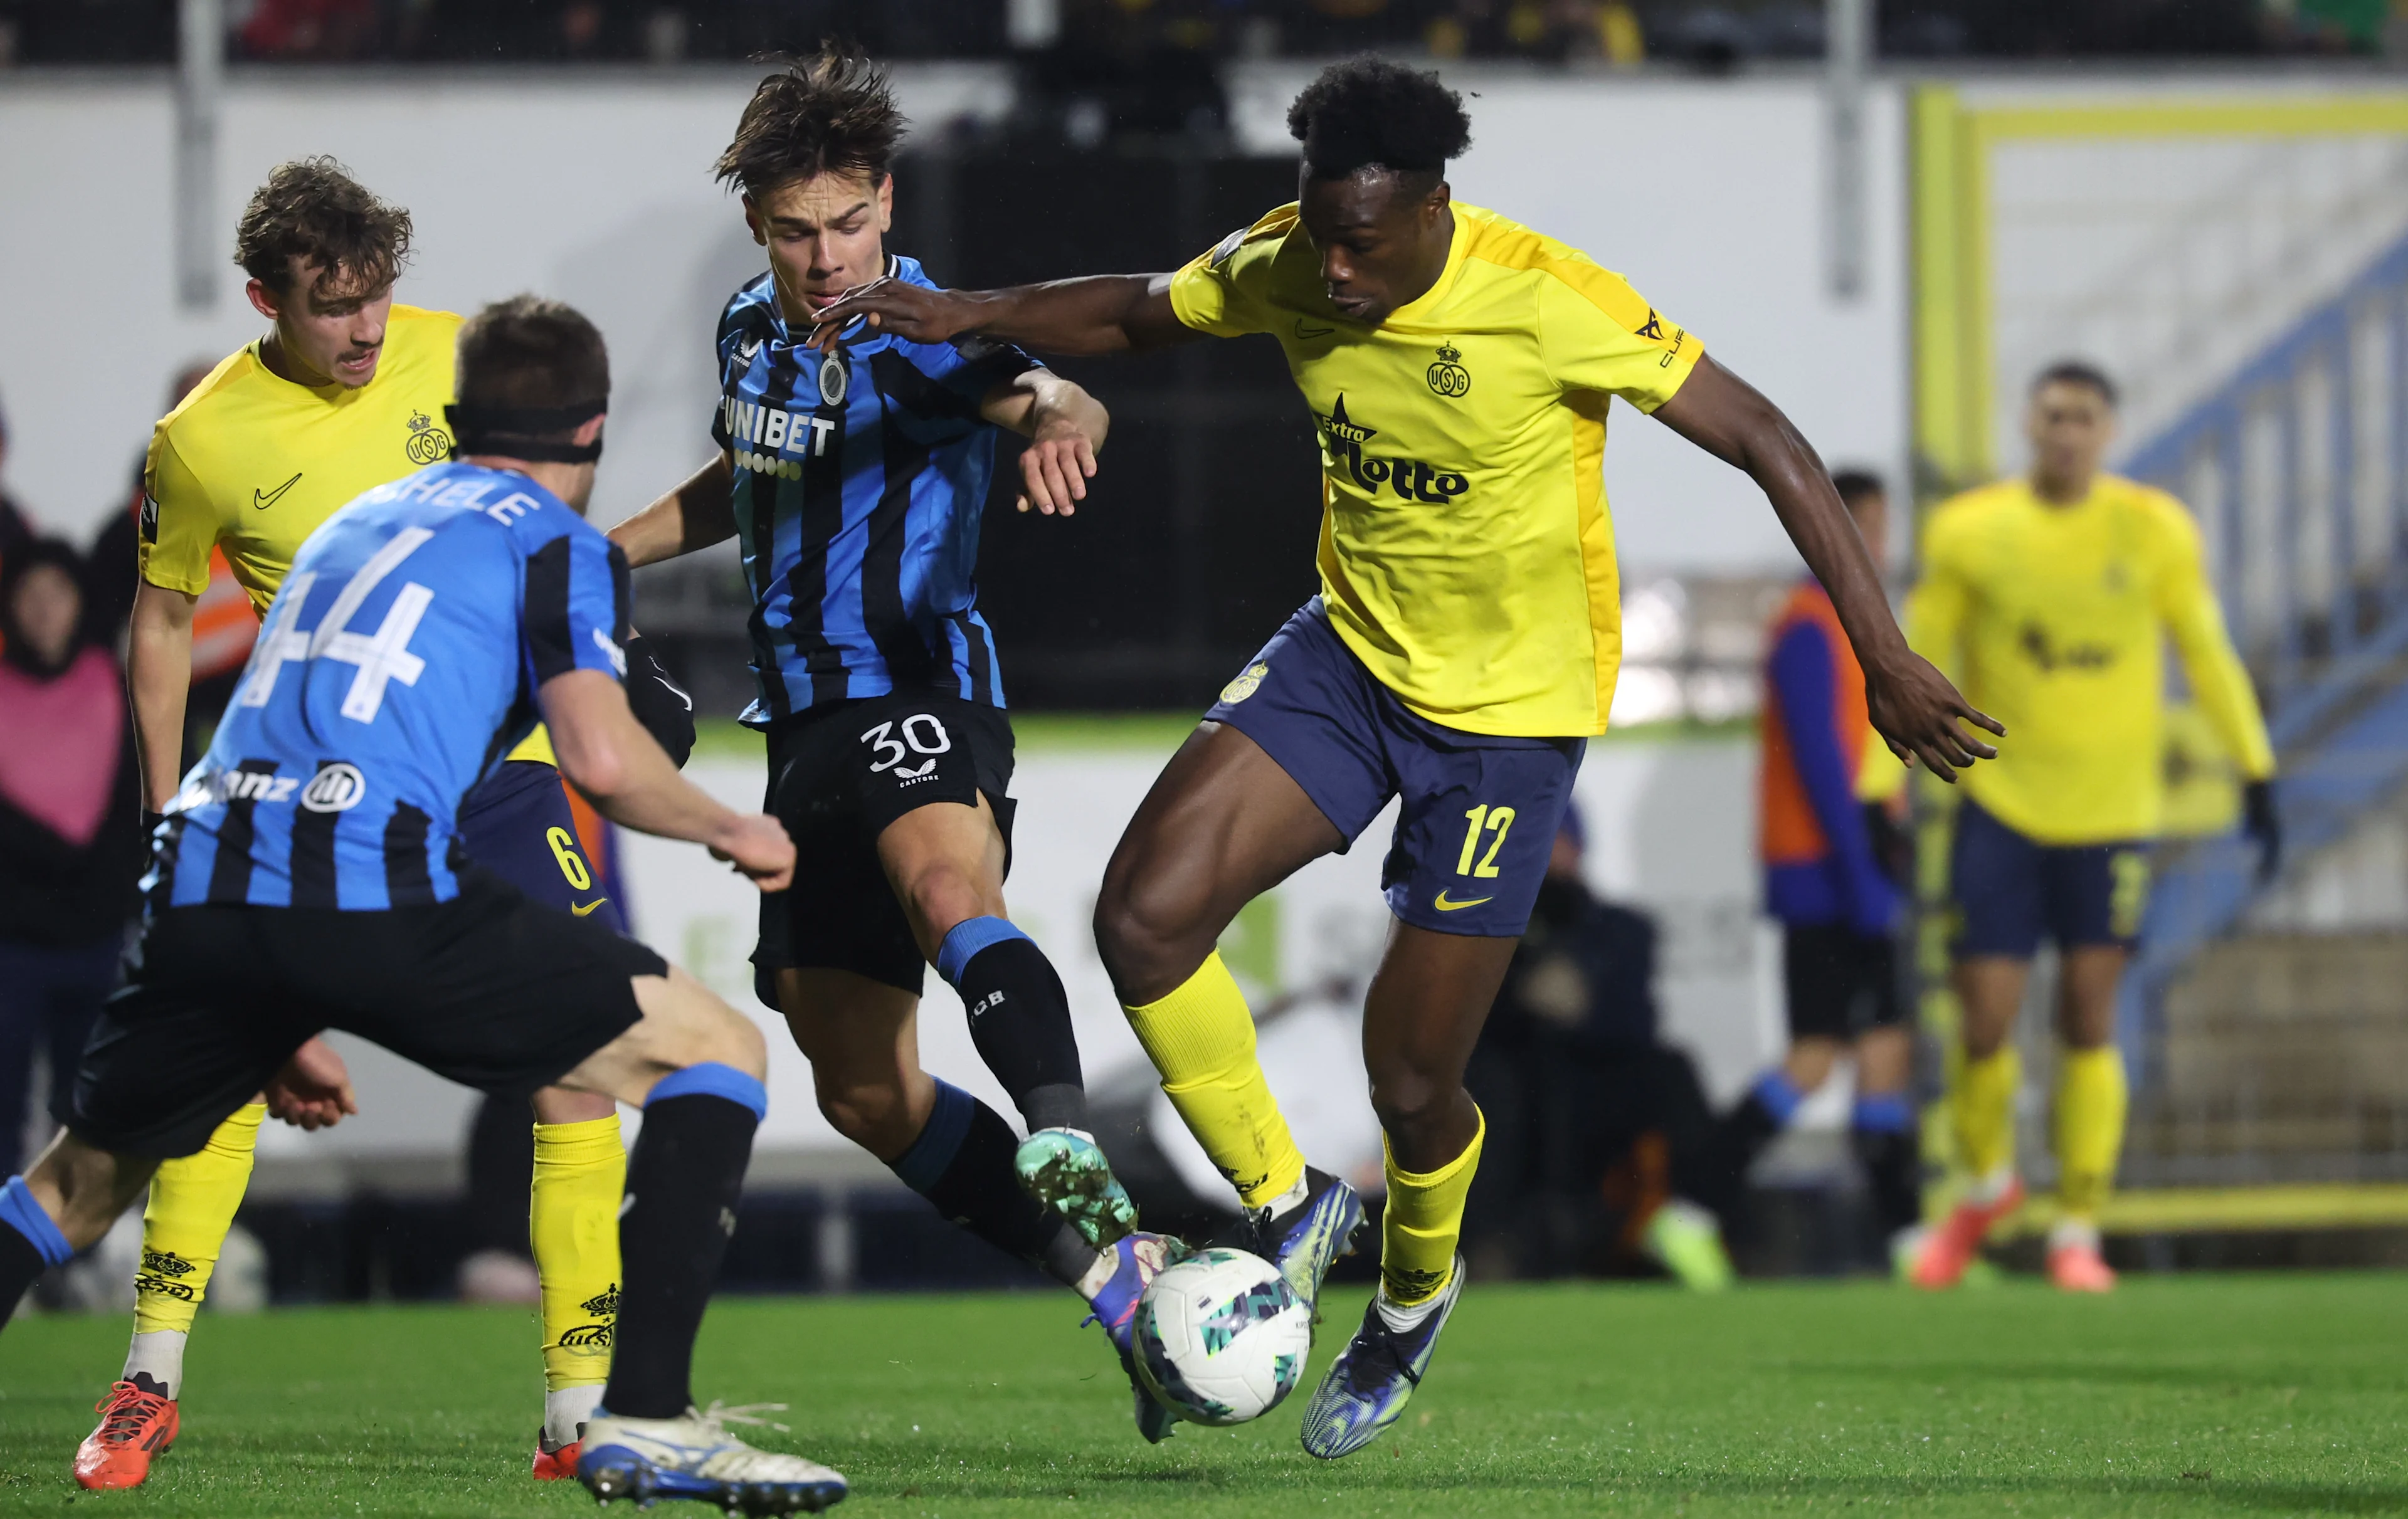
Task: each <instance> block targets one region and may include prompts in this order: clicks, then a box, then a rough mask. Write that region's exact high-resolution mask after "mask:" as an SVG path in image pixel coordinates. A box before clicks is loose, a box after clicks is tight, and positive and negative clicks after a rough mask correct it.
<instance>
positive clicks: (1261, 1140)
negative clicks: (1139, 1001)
mask: <svg viewBox="0 0 2408 1519" xmlns="http://www.w3.org/2000/svg"><path fill="white" fill-rule="evenodd" d="M1124 1010H1125V1011H1126V1012H1127V1013H1128V1021H1129V1026H1130V1027H1131V1028H1133V1029H1135V1030H1137V1039H1138V1042H1139V1043H1140V1044H1142V1045H1144V1046H1145V1053H1146V1054H1147V1056H1148V1057H1149V1058H1151V1059H1152V1060H1153V1061H1154V1069H1155V1070H1156V1071H1158V1072H1160V1073H1161V1076H1162V1090H1163V1092H1164V1094H1165V1095H1167V1096H1168V1097H1169V1098H1170V1105H1171V1106H1172V1107H1174V1108H1176V1109H1178V1110H1179V1116H1180V1117H1181V1118H1183V1119H1185V1120H1186V1121H1187V1129H1188V1132H1189V1133H1191V1134H1193V1135H1195V1136H1196V1139H1197V1143H1199V1144H1201V1145H1202V1146H1203V1147H1204V1153H1205V1154H1207V1155H1210V1156H1211V1158H1212V1164H1213V1165H1214V1166H1215V1167H1217V1168H1220V1172H1221V1174H1222V1175H1223V1176H1226V1177H1227V1178H1228V1179H1229V1184H1230V1185H1232V1186H1234V1187H1236V1188H1237V1189H1238V1196H1239V1197H1240V1198H1242V1199H1243V1200H1244V1202H1245V1205H1246V1206H1247V1207H1249V1208H1260V1207H1262V1206H1264V1205H1265V1204H1267V1203H1269V1201H1271V1199H1273V1198H1274V1197H1279V1196H1280V1195H1281V1194H1282V1193H1284V1192H1286V1191H1288V1190H1289V1189H1290V1188H1292V1187H1294V1186H1295V1185H1296V1184H1297V1182H1298V1181H1299V1180H1301V1179H1302V1178H1303V1176H1304V1152H1303V1151H1301V1150H1298V1149H1297V1147H1296V1140H1295V1139H1293V1138H1292V1137H1291V1136H1290V1135H1289V1134H1288V1131H1287V1120H1286V1119H1284V1118H1283V1117H1281V1116H1280V1111H1279V1103H1278V1102H1277V1101H1276V1100H1274V1099H1273V1097H1272V1096H1271V1089H1270V1084H1269V1082H1265V1081H1264V1080H1263V1068H1262V1065H1261V1063H1260V1062H1259V1061H1257V1060H1255V1058H1254V1014H1253V1013H1252V1012H1250V1011H1248V1010H1247V1009H1246V994H1245V993H1243V992H1241V991H1240V990H1238V982H1237V979H1236V978H1235V977H1233V976H1231V975H1230V974H1229V967H1227V966H1225V965H1223V964H1222V963H1221V954H1220V952H1219V951H1217V950H1216V951H1214V952H1213V953H1212V954H1211V957H1210V958H1208V959H1207V960H1206V961H1205V962H1204V963H1203V964H1202V965H1200V966H1198V967H1197V968H1196V974H1194V975H1193V976H1190V977H1188V978H1187V980H1186V982H1185V983H1184V984H1183V985H1182V986H1181V987H1180V988H1179V989H1178V990H1177V991H1175V992H1173V993H1171V994H1170V995H1169V996H1166V997H1164V998H1163V999H1162V1000H1161V1001H1159V1002H1149V1003H1147V1004H1146V1005H1145V1006H1144V1007H1141V1008H1125V1009H1124Z"/></svg>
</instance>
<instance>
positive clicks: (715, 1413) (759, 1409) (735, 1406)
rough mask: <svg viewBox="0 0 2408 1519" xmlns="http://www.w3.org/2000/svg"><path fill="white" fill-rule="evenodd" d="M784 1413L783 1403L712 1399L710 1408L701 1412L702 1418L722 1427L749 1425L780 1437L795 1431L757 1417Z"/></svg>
mask: <svg viewBox="0 0 2408 1519" xmlns="http://www.w3.org/2000/svg"><path fill="white" fill-rule="evenodd" d="M783 1412H786V1405H785V1404H783V1403H723V1402H720V1401H719V1400H718V1399H717V1398H713V1399H711V1403H710V1407H709V1408H707V1409H704V1410H703V1411H702V1416H703V1417H704V1418H705V1419H707V1420H709V1421H710V1423H712V1424H715V1425H720V1426H727V1425H731V1424H749V1425H752V1426H754V1427H756V1428H768V1429H775V1430H776V1431H778V1433H780V1434H781V1435H791V1434H793V1433H794V1432H795V1431H794V1430H793V1429H792V1428H791V1427H789V1426H785V1425H782V1424H780V1423H779V1422H778V1421H777V1420H775V1419H764V1418H760V1417H758V1415H760V1414H762V1413H783Z"/></svg>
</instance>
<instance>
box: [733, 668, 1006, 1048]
mask: <svg viewBox="0 0 2408 1519" xmlns="http://www.w3.org/2000/svg"><path fill="white" fill-rule="evenodd" d="M1010 787H1011V718H1009V717H1007V716H1005V715H1004V712H1003V709H1001V708H999V707H989V706H986V705H984V704H982V703H980V702H972V701H965V700H963V699H962V698H961V697H959V696H956V695H951V694H950V693H941V692H937V693H932V692H925V691H917V692H900V691H898V692H891V693H889V694H888V695H883V696H864V697H861V698H859V699H857V700H853V701H844V702H837V703H834V704H832V705H829V706H826V707H814V708H811V709H810V710H808V711H803V712H797V713H796V714H795V715H794V716H792V717H790V718H787V719H785V720H784V721H783V722H781V723H780V724H777V725H776V726H775V727H773V728H771V729H770V730H769V794H768V797H767V800H765V801H764V802H763V803H762V804H761V806H762V810H763V811H766V812H767V813H769V814H770V815H772V816H774V817H775V818H777V820H778V821H779V822H781V823H782V824H785V825H786V831H787V832H788V833H790V834H792V835H794V838H795V854H796V862H795V883H794V885H793V886H791V887H789V888H788V889H786V890H785V891H782V892H772V893H768V894H767V895H765V896H762V898H761V942H760V944H759V946H758V947H757V948H755V949H754V950H753V992H754V994H755V995H756V996H759V997H760V998H761V1001H762V1003H763V1004H764V1005H765V1006H767V1007H770V1008H776V1007H777V1006H778V993H777V973H778V972H779V971H781V970H786V969H827V970H850V971H853V973H855V974H856V975H862V976H867V977H868V978H869V979H870V980H871V981H875V982H884V983H885V984H886V985H889V986H893V987H896V988H899V989H900V990H902V991H906V992H909V993H910V994H911V995H912V996H919V995H920V988H921V984H922V982H923V980H924V972H925V970H926V969H927V962H926V961H925V959H924V958H922V956H921V953H920V945H919V941H918V940H916V939H913V938H912V937H911V922H910V919H909V918H908V917H906V916H905V915H904V912H903V904H902V903H900V902H898V901H896V899H895V890H894V888H893V887H892V886H890V885H889V884H888V883H887V881H886V870H885V867H883V866H882V865H881V864H880V863H879V860H878V836H879V835H880V834H882V833H884V832H885V831H886V826H887V824H891V823H893V822H894V821H895V820H896V819H897V818H899V817H901V816H902V815H903V814H904V813H906V812H910V811H912V810H916V809H919V808H922V807H925V806H927V805H928V804H929V803H930V802H958V803H960V804H961V805H962V806H964V807H976V806H977V805H978V799H979V797H980V796H982V795H983V796H985V797H986V799H987V805H988V806H989V807H991V808H993V809H994V810H995V821H996V826H997V827H998V828H1000V829H1001V830H1002V831H1003V843H1004V849H1005V852H1006V853H1005V870H1006V872H1007V873H1009V871H1010V869H1011V855H1010V851H1011V797H1010V796H1008V795H1005V794H1006V792H1007V791H1008V790H1009V789H1010Z"/></svg>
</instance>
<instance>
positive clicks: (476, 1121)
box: [468, 1097, 535, 1255]
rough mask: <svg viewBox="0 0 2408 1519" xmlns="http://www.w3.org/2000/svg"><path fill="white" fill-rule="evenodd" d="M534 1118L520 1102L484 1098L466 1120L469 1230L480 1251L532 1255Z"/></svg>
mask: <svg viewBox="0 0 2408 1519" xmlns="http://www.w3.org/2000/svg"><path fill="white" fill-rule="evenodd" d="M534 1174H535V1120H534V1116H533V1115H532V1114H531V1113H529V1112H528V1111H527V1105H526V1104H525V1103H524V1102H523V1101H519V1100H515V1099H512V1098H509V1097H487V1098H486V1099H485V1100H484V1101H483V1102H481V1103H480V1104H479V1105H478V1107H477V1114H476V1116H475V1117H474V1118H472V1119H471V1120H469V1123H468V1229H469V1238H470V1239H471V1240H474V1241H475V1243H476V1248H477V1249H479V1250H499V1251H504V1252H507V1253H508V1254H512V1255H531V1254H533V1252H532V1250H531V1248H530V1247H529V1245H528V1244H527V1186H528V1182H529V1180H530V1178H532V1177H533V1176H534Z"/></svg>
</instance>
